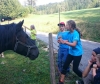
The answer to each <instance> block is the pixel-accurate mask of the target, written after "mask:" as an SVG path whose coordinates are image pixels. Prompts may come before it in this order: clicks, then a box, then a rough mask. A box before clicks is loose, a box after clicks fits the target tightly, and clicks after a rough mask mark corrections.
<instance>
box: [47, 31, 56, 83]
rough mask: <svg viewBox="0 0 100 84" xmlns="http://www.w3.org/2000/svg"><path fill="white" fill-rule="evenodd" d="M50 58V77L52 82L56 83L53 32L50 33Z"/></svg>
mask: <svg viewBox="0 0 100 84" xmlns="http://www.w3.org/2000/svg"><path fill="white" fill-rule="evenodd" d="M49 58H50V79H51V84H56V79H55V65H54V64H55V63H54V55H53V40H52V33H49Z"/></svg>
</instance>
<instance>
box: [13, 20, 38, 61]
mask: <svg viewBox="0 0 100 84" xmlns="http://www.w3.org/2000/svg"><path fill="white" fill-rule="evenodd" d="M23 22H24V21H21V22H19V23H18V24H16V25H15V28H16V34H15V38H16V41H15V46H14V51H15V52H16V53H18V54H21V55H23V56H26V57H29V58H30V59H31V60H34V59H35V58H37V57H38V55H39V50H38V48H37V46H36V44H35V42H34V40H32V39H30V37H29V36H28V35H27V34H26V33H25V32H24V31H23V28H22V25H23Z"/></svg>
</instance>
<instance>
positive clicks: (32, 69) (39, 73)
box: [0, 41, 50, 84]
mask: <svg viewBox="0 0 100 84" xmlns="http://www.w3.org/2000/svg"><path fill="white" fill-rule="evenodd" d="M39 42H40V41H39ZM45 47H46V45H44V43H43V42H40V45H39V50H40V55H39V57H38V58H37V59H36V60H33V61H32V60H30V59H29V58H25V57H24V56H21V55H19V54H16V53H14V52H12V51H6V52H4V55H5V57H4V58H1V57H0V84H50V73H49V72H50V71H49V57H48V51H45V50H44V48H45Z"/></svg>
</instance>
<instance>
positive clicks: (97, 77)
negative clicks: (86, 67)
mask: <svg viewBox="0 0 100 84" xmlns="http://www.w3.org/2000/svg"><path fill="white" fill-rule="evenodd" d="M92 74H93V78H94V84H100V54H98V55H97V57H96V64H94V65H93V70H92Z"/></svg>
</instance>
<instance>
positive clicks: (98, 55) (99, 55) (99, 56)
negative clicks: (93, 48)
mask: <svg viewBox="0 0 100 84" xmlns="http://www.w3.org/2000/svg"><path fill="white" fill-rule="evenodd" d="M97 58H98V60H99V62H100V54H97Z"/></svg>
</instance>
